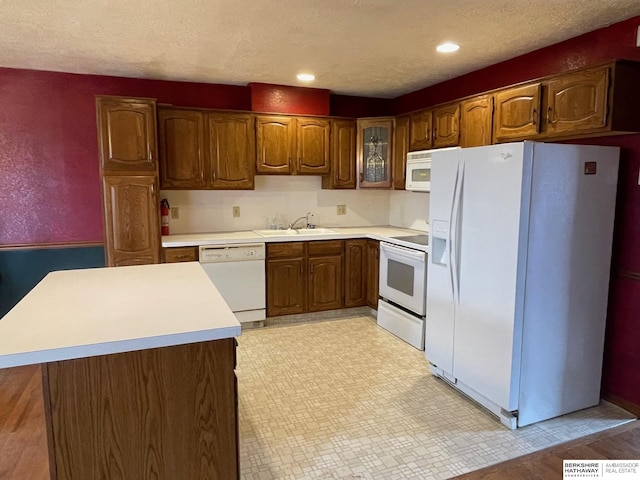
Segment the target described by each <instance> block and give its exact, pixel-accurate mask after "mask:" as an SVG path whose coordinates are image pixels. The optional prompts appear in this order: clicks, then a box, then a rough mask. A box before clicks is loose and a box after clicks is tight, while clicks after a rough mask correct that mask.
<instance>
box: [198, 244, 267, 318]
mask: <svg viewBox="0 0 640 480" xmlns="http://www.w3.org/2000/svg"><path fill="white" fill-rule="evenodd" d="M265 257H266V255H265V245H264V243H244V244H228V245H201V246H200V257H199V259H200V264H201V265H202V268H203V269H204V271H205V272H206V273H207V275H208V276H209V278H210V279H211V281H213V283H214V285H215V286H216V288H217V289H218V291H219V292H220V294H221V295H222V298H224V300H225V302H227V305H229V308H231V311H232V312H233V313H234V314H235V315H236V318H237V319H238V321H239V322H240V323H242V322H257V321H261V320H264V319H265V318H266V293H265V269H264V262H265Z"/></svg>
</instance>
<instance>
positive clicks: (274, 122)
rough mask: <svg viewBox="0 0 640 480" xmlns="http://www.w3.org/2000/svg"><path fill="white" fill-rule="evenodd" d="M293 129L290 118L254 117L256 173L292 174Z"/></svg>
mask: <svg viewBox="0 0 640 480" xmlns="http://www.w3.org/2000/svg"><path fill="white" fill-rule="evenodd" d="M294 128H295V127H294V124H293V118H292V117H281V116H274V115H258V116H257V117H256V149H257V164H256V171H257V173H272V174H273V173H280V174H291V173H293V161H292V159H293V155H294V132H295V131H294Z"/></svg>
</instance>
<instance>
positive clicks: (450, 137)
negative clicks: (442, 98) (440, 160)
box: [432, 102, 460, 148]
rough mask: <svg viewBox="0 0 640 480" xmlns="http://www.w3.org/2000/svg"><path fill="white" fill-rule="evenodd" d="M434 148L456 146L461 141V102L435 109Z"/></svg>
mask: <svg viewBox="0 0 640 480" xmlns="http://www.w3.org/2000/svg"><path fill="white" fill-rule="evenodd" d="M432 128H433V148H442V147H455V146H456V145H458V144H459V143H460V104H459V103H458V102H456V103H451V104H449V105H444V106H442V107H438V108H436V109H434V110H433V127H432Z"/></svg>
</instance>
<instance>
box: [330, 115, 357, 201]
mask: <svg viewBox="0 0 640 480" xmlns="http://www.w3.org/2000/svg"><path fill="white" fill-rule="evenodd" d="M356 184H357V181H356V121H355V120H334V121H333V125H332V126H331V173H330V175H326V176H324V177H322V188H335V189H349V188H356Z"/></svg>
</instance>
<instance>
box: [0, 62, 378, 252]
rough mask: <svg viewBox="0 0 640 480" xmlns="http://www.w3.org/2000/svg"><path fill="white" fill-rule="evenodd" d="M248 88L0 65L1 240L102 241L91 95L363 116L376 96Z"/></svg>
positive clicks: (4, 242)
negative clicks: (333, 111) (371, 97)
mask: <svg viewBox="0 0 640 480" xmlns="http://www.w3.org/2000/svg"><path fill="white" fill-rule="evenodd" d="M255 85H257V86H256V87H255V88H254V89H253V91H252V89H251V88H249V87H246V86H232V85H216V84H203V83H187V82H168V81H158V80H144V79H131V78H120V77H105V76H95V75H74V74H67V73H54V72H41V71H32V70H16V69H7V68H0V205H1V208H2V215H0V246H2V245H25V244H42V243H76V242H77V243H81V242H101V241H102V240H103V233H102V209H101V206H100V201H101V196H100V181H99V175H98V147H97V134H96V121H95V118H96V114H95V96H96V95H123V96H132V97H151V98H156V99H157V100H158V102H159V103H170V104H173V105H179V106H185V107H203V108H221V109H231V110H246V111H250V110H252V108H253V109H254V111H277V112H286V113H298V114H301V113H310V114H316V115H327V114H329V113H330V109H332V108H333V109H337V110H338V111H339V112H340V113H341V114H343V115H344V114H348V115H350V116H354V117H357V116H366V115H369V114H371V110H372V109H371V107H370V104H371V102H375V101H376V99H362V98H359V97H338V98H336V99H335V100H334V99H333V98H330V95H329V91H328V90H319V89H304V88H298V87H279V86H269V85H265V84H255ZM276 90H277V92H278V95H275V96H274V95H273V92H274V91H276ZM274 98H277V99H278V101H277V102H275V100H274ZM381 102H382V103H384V104H385V105H389V104H390V101H389V100H386V101H385V100H382V101H381ZM373 105H378V103H373ZM385 113H386V112H385Z"/></svg>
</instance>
